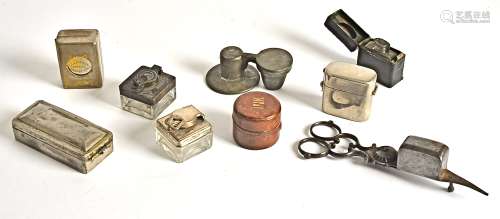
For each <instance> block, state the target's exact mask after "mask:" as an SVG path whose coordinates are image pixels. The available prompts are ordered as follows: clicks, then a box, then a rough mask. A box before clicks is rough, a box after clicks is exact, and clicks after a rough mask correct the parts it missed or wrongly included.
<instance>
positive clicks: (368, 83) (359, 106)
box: [322, 62, 377, 122]
mask: <svg viewBox="0 0 500 219" xmlns="http://www.w3.org/2000/svg"><path fill="white" fill-rule="evenodd" d="M324 73H325V77H324V80H323V82H322V86H323V107H322V109H323V112H325V113H328V114H331V115H334V116H338V117H341V118H344V119H348V120H352V121H357V122H361V121H366V120H368V118H369V116H370V112H371V106H372V97H373V95H374V94H375V91H376V88H377V85H376V81H377V74H376V73H375V71H373V70H372V69H369V68H365V67H362V66H359V65H355V64H350V63H344V62H332V63H330V64H329V65H328V66H326V68H325V69H324Z"/></svg>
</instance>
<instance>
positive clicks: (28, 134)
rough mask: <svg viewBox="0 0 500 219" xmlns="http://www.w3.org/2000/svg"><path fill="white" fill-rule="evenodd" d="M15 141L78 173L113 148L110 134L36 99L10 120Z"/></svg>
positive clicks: (89, 167)
mask: <svg viewBox="0 0 500 219" xmlns="http://www.w3.org/2000/svg"><path fill="white" fill-rule="evenodd" d="M12 128H13V129H14V136H15V138H16V140H17V141H19V142H22V143H24V144H26V145H28V146H30V147H32V148H34V149H36V150H38V151H40V152H42V153H44V154H46V155H47V156H49V157H52V158H54V159H55V160H58V161H60V162H62V163H64V164H66V165H68V166H70V167H72V168H74V169H76V170H78V171H79V172H81V173H88V172H89V171H90V170H92V169H93V168H94V167H96V166H97V165H98V164H99V163H100V162H101V161H103V160H104V158H106V157H107V156H108V155H109V154H111V152H112V151H113V134H112V133H111V132H110V131H108V130H106V129H104V128H101V127H99V126H97V125H95V124H93V123H91V122H89V121H87V120H85V119H83V118H81V117H79V116H77V115H74V114H72V113H70V112H68V111H66V110H64V109H61V108H59V107H57V106H54V105H52V104H50V103H47V102H45V101H43V100H39V101H37V102H35V103H34V104H32V105H31V106H29V107H28V108H27V109H25V110H24V111H23V112H21V113H20V114H19V115H17V116H16V117H15V118H14V119H13V120H12Z"/></svg>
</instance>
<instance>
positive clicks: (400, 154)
mask: <svg viewBox="0 0 500 219" xmlns="http://www.w3.org/2000/svg"><path fill="white" fill-rule="evenodd" d="M317 126H325V127H329V128H331V129H333V130H334V132H335V133H336V134H335V135H334V136H320V135H317V134H316V133H315V132H314V127H317ZM309 132H310V134H311V135H312V136H313V137H312V138H305V139H302V140H300V141H299V145H298V146H297V150H298V153H299V154H300V155H301V156H302V157H303V158H304V159H311V158H321V157H326V156H332V157H335V158H344V157H358V158H361V159H363V160H364V161H365V162H366V163H368V164H372V165H377V166H382V167H390V168H396V169H398V170H401V171H404V172H408V173H411V174H415V175H418V176H423V177H427V178H430V179H433V180H438V181H442V182H449V186H448V191H449V192H452V191H453V190H454V187H453V184H454V183H456V184H460V185H463V186H467V187H469V188H471V189H474V190H476V191H478V192H480V193H481V194H484V195H488V193H487V192H485V191H484V190H482V189H481V188H479V187H477V186H476V185H474V184H472V183H471V182H469V181H467V180H466V179H464V178H462V177H460V176H458V175H456V174H455V173H453V172H451V171H450V170H448V169H447V167H446V164H447V162H448V150H449V149H448V146H446V145H444V144H442V143H440V142H437V141H433V140H430V139H426V138H422V137H417V136H408V137H407V138H406V139H405V141H404V142H403V144H402V145H401V147H400V148H399V151H397V150H396V149H394V148H393V147H390V146H381V147H377V145H375V144H372V145H371V146H370V147H364V146H362V145H361V144H360V142H359V140H358V138H357V137H356V136H354V135H353V134H349V133H342V131H341V129H340V127H338V126H337V125H335V123H333V121H320V122H316V123H314V124H312V125H311V127H310V128H309ZM341 140H347V142H349V143H348V145H347V148H346V149H345V151H344V152H339V151H338V150H337V148H340V147H342V145H341V144H343V143H341V142H342V141H341ZM307 142H313V143H316V144H317V145H318V146H319V147H320V150H319V151H320V152H308V151H307V150H305V149H304V148H303V146H302V145H303V144H305V143H307ZM344 142H345V141H344Z"/></svg>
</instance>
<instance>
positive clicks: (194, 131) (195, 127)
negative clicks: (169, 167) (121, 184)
mask: <svg viewBox="0 0 500 219" xmlns="http://www.w3.org/2000/svg"><path fill="white" fill-rule="evenodd" d="M212 139H213V130H212V125H211V124H210V122H208V121H207V120H206V119H205V115H204V114H203V113H201V112H200V111H199V110H198V109H196V108H195V107H194V106H192V105H189V106H186V107H183V108H180V109H177V110H175V111H174V112H172V113H170V114H168V115H167V116H165V117H162V118H160V119H158V120H157V121H156V142H157V143H158V144H159V145H161V146H162V147H163V149H164V150H165V152H166V154H167V156H168V157H170V158H172V159H173V160H174V161H176V162H178V163H181V162H184V161H185V160H187V159H189V158H191V157H193V156H195V155H197V154H200V153H201V152H203V151H205V150H207V149H209V148H210V147H211V146H212Z"/></svg>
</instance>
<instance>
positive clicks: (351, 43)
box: [325, 9, 406, 87]
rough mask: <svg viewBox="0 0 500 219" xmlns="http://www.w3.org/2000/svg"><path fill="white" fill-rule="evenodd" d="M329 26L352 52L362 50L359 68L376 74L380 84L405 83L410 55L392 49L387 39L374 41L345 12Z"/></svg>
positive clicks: (331, 18)
mask: <svg viewBox="0 0 500 219" xmlns="http://www.w3.org/2000/svg"><path fill="white" fill-rule="evenodd" d="M325 26H326V28H327V29H328V30H330V32H332V33H333V34H334V35H335V36H336V37H337V38H338V39H339V40H340V41H341V42H342V43H343V44H344V45H345V46H346V47H347V48H348V49H349V50H350V51H351V52H352V51H354V50H356V49H357V48H358V47H359V51H358V65H361V66H364V67H368V68H371V69H373V70H375V72H377V75H378V77H377V81H378V82H379V83H380V84H382V85H384V86H386V87H393V86H394V85H396V84H397V83H398V82H399V81H401V80H403V67H404V62H405V57H406V55H405V54H404V53H402V52H401V51H399V50H397V49H394V48H392V47H391V46H390V44H389V42H387V41H385V40H384V39H381V38H371V37H370V35H369V34H368V33H366V32H365V31H364V30H363V29H362V28H361V27H360V26H359V25H358V24H357V23H356V22H355V21H354V20H353V19H352V18H351V17H349V15H347V14H346V13H345V12H344V11H343V10H342V9H339V10H337V11H336V12H334V13H333V14H331V15H330V16H328V18H327V19H326V21H325Z"/></svg>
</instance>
